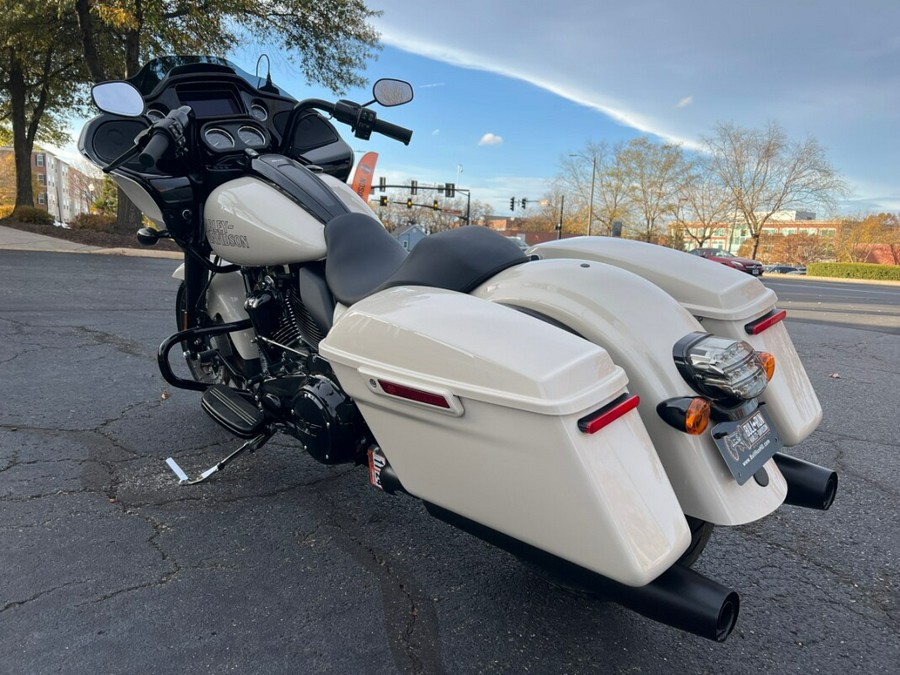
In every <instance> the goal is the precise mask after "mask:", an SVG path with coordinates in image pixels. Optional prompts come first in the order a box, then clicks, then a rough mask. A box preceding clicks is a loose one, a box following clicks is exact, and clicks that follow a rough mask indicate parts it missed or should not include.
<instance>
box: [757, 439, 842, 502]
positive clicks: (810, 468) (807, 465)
mask: <svg viewBox="0 0 900 675" xmlns="http://www.w3.org/2000/svg"><path fill="white" fill-rule="evenodd" d="M772 459H774V460H775V464H776V466H777V467H778V470H779V471H781V475H782V476H784V479H785V480H786V481H787V486H788V490H787V496H786V497H785V498H784V503H785V504H791V505H793V506H804V507H806V508H808V509H817V510H819V511H827V510H828V509H829V508H831V504H832V503H833V502H834V496H835V494H837V487H838V476H837V473H836V472H834V471H832V470H831V469H826V468H825V467H824V466H819V465H818V464H813V463H811V462H806V461H804V460H802V459H797V458H796V457H791V456H790V455H785V454H782V453H780V452H776V453H775V455H774V456H773V457H772Z"/></svg>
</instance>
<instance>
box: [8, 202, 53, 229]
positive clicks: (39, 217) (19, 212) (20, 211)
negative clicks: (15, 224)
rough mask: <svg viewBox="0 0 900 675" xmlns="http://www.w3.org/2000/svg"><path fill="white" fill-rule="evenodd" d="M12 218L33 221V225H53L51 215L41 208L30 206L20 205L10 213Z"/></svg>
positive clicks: (25, 221) (27, 221) (24, 221)
mask: <svg viewBox="0 0 900 675" xmlns="http://www.w3.org/2000/svg"><path fill="white" fill-rule="evenodd" d="M12 217H13V220H18V221H19V222H20V223H33V224H35V225H53V216H51V215H50V214H49V213H47V212H46V211H44V210H43V209H36V208H34V207H32V206H20V207H19V208H17V209H16V210H15V213H13V215H12Z"/></svg>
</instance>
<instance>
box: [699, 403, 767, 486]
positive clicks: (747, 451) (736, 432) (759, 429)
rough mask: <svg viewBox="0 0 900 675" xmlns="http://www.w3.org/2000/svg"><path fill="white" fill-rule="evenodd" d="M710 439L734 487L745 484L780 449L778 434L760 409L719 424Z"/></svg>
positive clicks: (714, 428)
mask: <svg viewBox="0 0 900 675" xmlns="http://www.w3.org/2000/svg"><path fill="white" fill-rule="evenodd" d="M712 436H713V440H714V441H715V442H716V447H717V448H719V454H721V455H722V459H724V460H725V463H726V464H727V465H728V470H729V471H731V475H732V476H734V479H735V480H736V481H737V482H738V485H743V484H744V483H746V482H747V481H748V480H749V479H750V476H752V475H753V474H755V473H756V472H757V471H759V470H760V469H761V468H762V466H763V464H765V463H766V462H768V461H769V460H770V459H772V455H774V454H775V453H776V452H778V451H779V450H780V449H781V448H782V443H781V438H780V437H779V436H778V431H777V430H776V429H775V425H774V424H772V420H771V419H769V416H768V414H767V413H766V412H765V410H764V409H763V408H757V409H756V410H755V411H753V413H751V414H750V416H749V417H745V418H744V419H742V420H740V421H737V422H732V421H728V422H719V424H717V425H716V426H714V427H713V429H712Z"/></svg>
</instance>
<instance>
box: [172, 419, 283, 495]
mask: <svg viewBox="0 0 900 675" xmlns="http://www.w3.org/2000/svg"><path fill="white" fill-rule="evenodd" d="M274 435H275V432H274V431H273V430H272V429H266V430H265V431H263V432H262V433H261V434H259V435H258V436H256V437H255V438H251V439H250V440H249V441H247V442H246V443H244V444H243V445H242V446H241V447H239V448H238V449H237V450H235V451H234V452H232V453H231V454H230V455H228V456H227V457H225V458H223V459H222V460H220V461H219V462H218V463H216V464H214V465H213V466H211V467H209V468H208V469H207V470H206V471H204V472H203V473H201V474H200V475H199V476H198V477H197V478H194V479H191V478H190V477H189V476H188V475H187V474H186V473H185V472H184V469H182V468H181V467H180V466H178V462H176V461H175V460H174V459H172V458H171V457H169V458H168V459H167V460H166V464H168V465H169V468H170V469H172V471H173V472H174V473H175V475H176V476H178V483H179V484H180V485H196V484H197V483H202V482H203V481H205V480H206V479H207V478H209V477H210V476H212V475H213V474H214V473H216V472H218V471H221V470H222V469H224V468H225V465H226V464H228V463H229V462H230V461H231V460H233V459H234V458H236V457H237V456H238V455H240V454H241V453H242V452H244V450H249V451H250V452H254V451H256V450H259V449H260V448H261V447H262V446H263V445H265V444H266V442H267V441H268V440H269V439H270V438H272V436H274Z"/></svg>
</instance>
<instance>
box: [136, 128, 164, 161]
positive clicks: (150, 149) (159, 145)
mask: <svg viewBox="0 0 900 675" xmlns="http://www.w3.org/2000/svg"><path fill="white" fill-rule="evenodd" d="M168 149H169V136H168V135H167V134H165V133H163V132H159V131H158V132H157V133H155V134H153V135H152V136H150V140H149V141H148V142H147V145H145V146H144V149H143V150H142V151H141V154H140V155H138V161H139V162H140V163H141V167H142V168H144V169H149V168H150V167H152V166H156V163H157V162H158V161H159V160H161V159H162V158H163V155H165V154H166V150H168Z"/></svg>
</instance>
